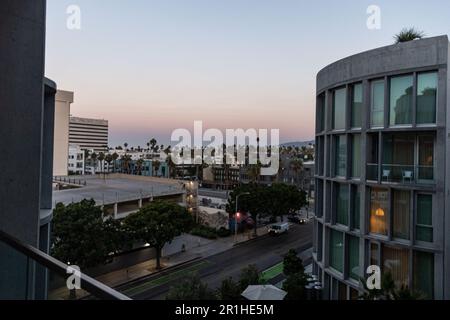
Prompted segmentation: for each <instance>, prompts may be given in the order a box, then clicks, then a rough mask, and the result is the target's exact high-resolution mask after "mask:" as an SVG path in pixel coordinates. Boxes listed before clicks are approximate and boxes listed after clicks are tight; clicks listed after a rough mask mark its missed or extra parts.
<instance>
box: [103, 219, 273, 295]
mask: <svg viewBox="0 0 450 320" xmlns="http://www.w3.org/2000/svg"><path fill="white" fill-rule="evenodd" d="M257 233H258V237H260V236H263V235H265V234H267V228H266V227H261V228H258V230H257ZM252 235H253V230H250V231H247V232H245V233H242V234H238V235H237V238H236V241H235V237H234V235H232V236H229V237H226V238H218V239H216V240H208V239H204V238H200V237H197V236H193V235H190V234H185V235H183V236H181V237H178V238H177V239H175V240H174V241H173V242H172V244H169V245H167V246H168V248H164V249H163V256H165V257H163V258H162V259H161V264H162V265H163V269H162V270H165V269H167V268H169V267H173V266H176V265H178V264H181V263H185V262H189V261H192V260H195V259H201V258H206V257H209V256H212V255H215V254H218V253H221V252H224V251H226V250H229V249H231V248H233V246H235V245H236V244H239V243H243V242H246V241H249V240H251V239H253V237H252ZM183 243H184V244H185V246H186V251H185V252H177V253H175V252H174V253H172V254H171V252H173V250H174V248H181V246H182V244H183ZM178 251H179V250H178ZM158 271H161V270H156V260H155V259H150V260H148V261H145V262H142V263H139V264H136V265H134V266H131V267H128V268H126V269H121V270H116V271H113V272H110V273H106V274H104V275H101V276H98V277H96V279H97V280H98V281H100V282H102V283H104V284H106V285H108V286H110V287H117V286H119V285H121V284H124V283H127V282H129V281H131V280H135V279H138V278H141V277H144V276H148V275H151V274H153V273H155V272H158Z"/></svg>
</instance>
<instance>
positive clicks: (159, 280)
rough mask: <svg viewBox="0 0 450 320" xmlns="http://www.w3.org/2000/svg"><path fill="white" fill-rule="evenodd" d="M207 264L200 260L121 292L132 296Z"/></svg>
mask: <svg viewBox="0 0 450 320" xmlns="http://www.w3.org/2000/svg"><path fill="white" fill-rule="evenodd" d="M207 265H209V262H207V261H202V262H199V263H196V264H194V265H192V266H190V267H188V268H183V269H180V270H177V271H174V272H171V273H169V274H166V275H163V276H161V277H158V278H156V279H152V280H150V281H148V282H145V283H143V284H140V285H138V286H136V287H132V288H129V289H126V290H123V293H124V294H126V295H128V296H134V295H137V294H139V293H141V292H144V291H147V290H150V289H153V288H156V287H158V286H161V285H163V284H166V283H168V282H171V281H172V280H176V279H179V278H182V277H185V276H186V274H187V273H194V272H196V271H199V270H200V269H202V268H204V267H206V266H207Z"/></svg>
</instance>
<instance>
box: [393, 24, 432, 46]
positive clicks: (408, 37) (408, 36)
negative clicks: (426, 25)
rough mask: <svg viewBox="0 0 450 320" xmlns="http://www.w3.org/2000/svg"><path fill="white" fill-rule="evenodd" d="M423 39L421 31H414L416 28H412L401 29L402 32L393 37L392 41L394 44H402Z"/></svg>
mask: <svg viewBox="0 0 450 320" xmlns="http://www.w3.org/2000/svg"><path fill="white" fill-rule="evenodd" d="M423 37H425V33H424V32H423V31H419V30H416V28H414V27H413V28H404V29H402V31H400V32H399V33H397V34H396V35H395V36H394V39H395V43H402V42H408V41H413V40H416V39H422V38H423Z"/></svg>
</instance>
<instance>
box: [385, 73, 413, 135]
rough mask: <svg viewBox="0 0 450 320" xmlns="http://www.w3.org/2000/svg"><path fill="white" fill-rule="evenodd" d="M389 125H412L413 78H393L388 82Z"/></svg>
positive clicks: (410, 76)
mask: <svg viewBox="0 0 450 320" xmlns="http://www.w3.org/2000/svg"><path fill="white" fill-rule="evenodd" d="M390 84H391V86H390V111H389V118H390V122H389V123H390V125H391V126H395V125H405V124H411V123H412V110H413V108H412V106H413V76H412V75H409V76H401V77H393V78H391V81H390Z"/></svg>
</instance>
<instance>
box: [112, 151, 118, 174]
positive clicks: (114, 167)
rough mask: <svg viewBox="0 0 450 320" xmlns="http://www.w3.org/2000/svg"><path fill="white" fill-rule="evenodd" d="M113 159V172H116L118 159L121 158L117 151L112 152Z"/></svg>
mask: <svg viewBox="0 0 450 320" xmlns="http://www.w3.org/2000/svg"><path fill="white" fill-rule="evenodd" d="M112 159H113V161H114V166H113V172H114V173H115V172H116V161H117V159H119V155H118V154H117V153H116V152H114V153H113V154H112Z"/></svg>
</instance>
